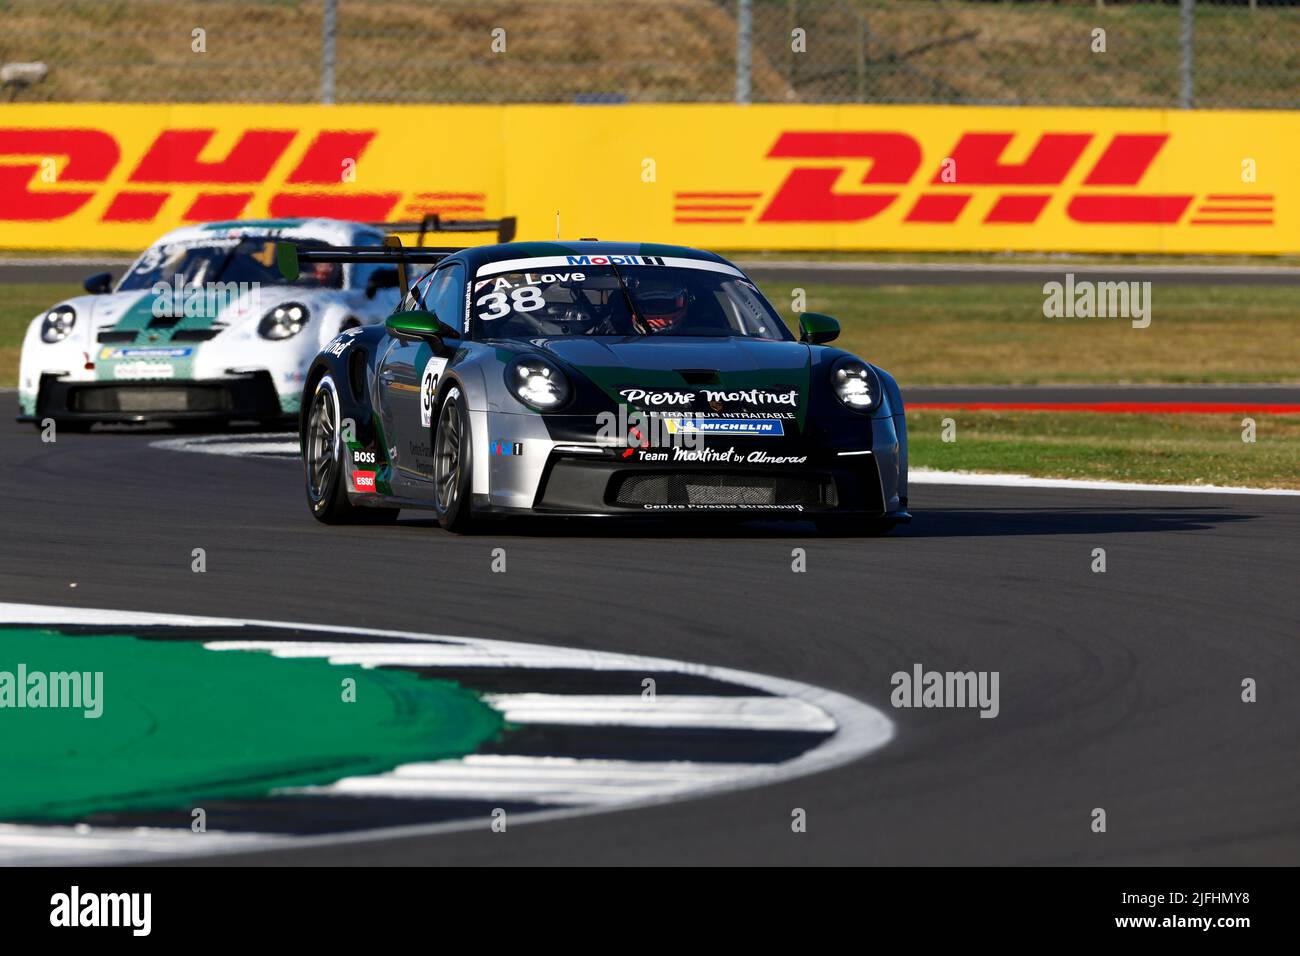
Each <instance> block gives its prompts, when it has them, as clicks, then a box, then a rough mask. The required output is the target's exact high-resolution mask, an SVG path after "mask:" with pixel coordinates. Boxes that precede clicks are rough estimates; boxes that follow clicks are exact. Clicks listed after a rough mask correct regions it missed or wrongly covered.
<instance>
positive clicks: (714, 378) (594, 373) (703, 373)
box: [530, 336, 810, 418]
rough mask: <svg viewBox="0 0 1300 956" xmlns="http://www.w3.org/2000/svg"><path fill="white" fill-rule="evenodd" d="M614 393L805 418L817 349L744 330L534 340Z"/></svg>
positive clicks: (626, 399)
mask: <svg viewBox="0 0 1300 956" xmlns="http://www.w3.org/2000/svg"><path fill="white" fill-rule="evenodd" d="M530 344H531V345H532V346H533V347H534V348H536V349H537V350H538V351H540V352H543V353H547V354H550V355H554V356H555V357H556V358H558V359H560V360H561V361H563V362H565V363H566V364H568V365H569V366H571V367H573V368H574V369H576V370H577V371H579V372H580V373H581V374H583V375H584V376H586V377H587V378H588V379H590V380H591V381H592V382H594V383H595V384H596V385H598V386H599V387H600V388H601V389H603V390H604V391H605V392H606V393H607V394H608V395H609V396H610V397H611V398H613V399H614V400H615V401H618V402H620V403H626V404H628V405H632V406H635V407H637V408H641V409H645V410H648V411H679V412H697V413H703V414H708V413H710V412H714V413H716V412H720V411H724V410H725V411H727V412H748V413H754V412H774V411H784V412H786V413H791V414H796V415H798V417H800V418H802V414H803V410H804V408H805V407H806V404H807V400H808V375H809V360H810V353H809V350H808V347H807V346H806V345H804V344H802V343H800V342H773V341H770V340H764V339H746V338H739V337H721V336H720V337H708V338H703V337H701V338H696V337H686V336H682V337H668V336H664V337H655V336H636V337H629V338H614V337H605V336H601V337H592V336H572V337H565V338H554V339H534V340H532V341H531V343H530Z"/></svg>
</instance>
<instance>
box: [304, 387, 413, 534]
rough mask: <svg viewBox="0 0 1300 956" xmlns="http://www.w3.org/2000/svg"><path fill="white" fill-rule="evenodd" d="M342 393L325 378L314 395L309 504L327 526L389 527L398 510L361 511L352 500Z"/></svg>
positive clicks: (308, 443)
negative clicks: (346, 478) (341, 418)
mask: <svg viewBox="0 0 1300 956" xmlns="http://www.w3.org/2000/svg"><path fill="white" fill-rule="evenodd" d="M340 427H341V426H340V421H339V393H338V388H337V386H335V384H334V377H333V376H332V375H330V374H328V373H326V374H325V375H322V376H321V378H320V381H318V382H317V383H316V390H315V391H314V392H313V393H312V400H311V410H310V412H309V413H308V416H307V431H306V433H305V435H304V441H303V464H304V466H305V467H304V469H303V470H304V472H305V477H306V484H307V504H308V506H309V507H310V508H311V513H312V516H313V517H314V518H315V519H316V520H317V521H321V522H323V523H325V524H387V523H389V522H392V521H396V520H397V514H398V511H399V510H400V509H398V508H360V507H357V506H356V505H354V504H353V503H352V502H351V501H349V500H348V493H347V487H346V485H345V481H344V467H345V463H344V460H343V440H342V435H341V434H340V431H339V430H340Z"/></svg>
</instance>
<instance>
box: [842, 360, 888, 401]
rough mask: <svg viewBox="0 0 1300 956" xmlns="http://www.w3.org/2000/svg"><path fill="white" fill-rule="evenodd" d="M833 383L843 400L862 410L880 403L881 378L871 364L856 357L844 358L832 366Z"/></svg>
mask: <svg viewBox="0 0 1300 956" xmlns="http://www.w3.org/2000/svg"><path fill="white" fill-rule="evenodd" d="M831 384H832V385H833V386H835V394H836V395H838V396H839V399H840V401H841V402H843V403H844V404H845V405H847V406H849V408H852V409H855V410H857V411H860V412H869V411H871V410H872V409H873V408H875V407H876V406H878V405H879V404H880V397H881V390H880V379H879V378H877V377H876V373H875V372H874V371H872V369H871V366H870V365H868V364H867V363H865V362H861V361H859V360H858V359H854V358H842V359H840V360H839V361H838V362H836V363H835V365H834V366H833V367H832V368H831Z"/></svg>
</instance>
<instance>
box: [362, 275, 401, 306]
mask: <svg viewBox="0 0 1300 956" xmlns="http://www.w3.org/2000/svg"><path fill="white" fill-rule="evenodd" d="M396 288H397V270H396V269H376V270H375V271H374V272H372V273H370V278H369V279H367V280H366V298H367V299H373V298H374V297H375V293H376V292H378V291H379V290H380V289H396Z"/></svg>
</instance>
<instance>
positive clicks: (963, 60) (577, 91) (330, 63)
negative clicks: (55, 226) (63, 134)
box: [0, 0, 1300, 109]
mask: <svg viewBox="0 0 1300 956" xmlns="http://www.w3.org/2000/svg"><path fill="white" fill-rule="evenodd" d="M1188 7H1190V9H1187V8H1188ZM0 64H5V66H4V68H3V72H0V86H2V91H0V100H14V101H18V102H32V101H44V102H51V101H54V102H57V101H82V102H84V101H120V102H149V101H177V102H185V101H192V102H317V101H321V100H324V101H327V102H328V101H333V102H338V103H358V102H361V103H373V102H403V103H405V102H416V103H432V102H451V103H500V102H536V103H555V102H561V103H567V102H597V103H599V102H612V103H619V102H729V101H733V100H736V99H740V100H742V101H750V102H769V103H1003V104H1076V105H1087V106H1180V105H1188V104H1189V102H1190V104H1191V105H1195V106H1197V107H1216V108H1229V107H1237V108H1240V107H1247V108H1261V107H1262V108H1278V109H1294V108H1296V107H1297V106H1300V0H1286V2H1281V0H1274V2H1269V0H1235V2H1233V0H1196V2H1195V3H1194V4H1190V3H1187V2H1186V0H1184V2H1181V3H1180V0H1166V2H1158V0H1141V2H1139V0H1131V2H1118V0H1057V2H1049V0H983V2H981V0H586V2H576V0H473V2H466V0H228V2H219V0H189V2H186V0H0ZM23 64H27V65H26V66H24V65H23ZM37 64H39V66H38V65H37Z"/></svg>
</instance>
